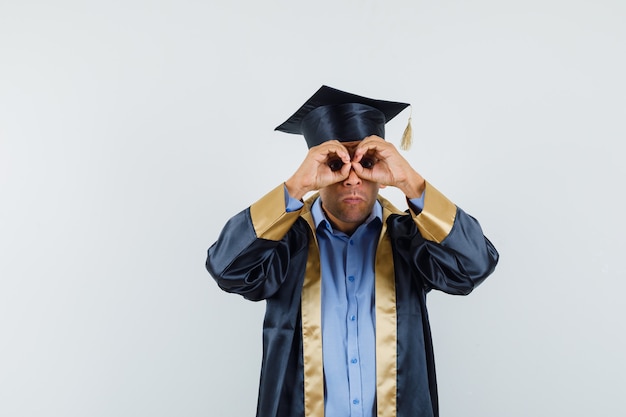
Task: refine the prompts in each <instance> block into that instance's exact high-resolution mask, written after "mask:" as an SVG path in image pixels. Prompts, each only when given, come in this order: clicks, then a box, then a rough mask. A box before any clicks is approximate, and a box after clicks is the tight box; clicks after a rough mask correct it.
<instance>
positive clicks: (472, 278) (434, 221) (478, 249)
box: [404, 183, 499, 295]
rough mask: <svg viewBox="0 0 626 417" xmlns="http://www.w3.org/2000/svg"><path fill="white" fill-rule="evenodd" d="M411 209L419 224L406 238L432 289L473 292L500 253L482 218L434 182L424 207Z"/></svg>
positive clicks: (462, 293)
mask: <svg viewBox="0 0 626 417" xmlns="http://www.w3.org/2000/svg"><path fill="white" fill-rule="evenodd" d="M409 212H410V213H411V217H412V220H413V223H414V225H415V226H417V227H416V228H415V227H413V228H412V229H413V232H409V233H408V234H409V235H410V236H406V235H405V238H408V239H406V240H404V242H406V243H407V244H408V246H410V248H409V250H408V256H409V257H410V258H411V263H412V265H413V267H414V268H416V269H417V270H418V271H419V275H420V276H421V278H422V280H423V281H424V285H425V286H426V287H428V289H437V290H441V291H444V292H447V293H450V294H457V295H465V294H469V293H470V292H471V291H472V290H473V289H474V288H475V287H476V286H477V285H479V284H480V283H481V282H482V281H484V280H485V278H487V276H489V275H490V274H491V273H492V272H493V270H494V269H495V267H496V264H497V263H498V259H499V254H498V252H497V250H496V248H495V247H494V246H493V244H492V243H491V242H490V241H489V239H487V238H486V237H485V236H484V234H483V231H482V228H481V227H480V224H479V223H478V221H477V220H476V219H474V218H473V217H472V216H470V215H469V214H467V213H466V212H464V211H463V210H462V209H460V208H459V207H457V206H456V205H455V204H454V203H452V202H451V201H450V200H448V199H447V198H446V197H445V196H444V195H443V194H441V193H440V192H439V191H438V190H437V189H436V188H435V187H433V186H432V185H431V184H429V183H427V184H426V192H425V201H424V208H423V210H422V211H421V212H420V213H419V214H416V213H415V212H414V211H412V209H410V210H409Z"/></svg>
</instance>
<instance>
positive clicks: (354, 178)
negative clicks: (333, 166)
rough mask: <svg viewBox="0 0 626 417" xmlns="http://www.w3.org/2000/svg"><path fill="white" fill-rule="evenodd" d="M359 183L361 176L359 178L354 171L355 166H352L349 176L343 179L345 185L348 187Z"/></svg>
mask: <svg viewBox="0 0 626 417" xmlns="http://www.w3.org/2000/svg"><path fill="white" fill-rule="evenodd" d="M359 184H361V178H359V176H358V175H356V172H355V171H354V169H353V168H350V173H349V174H348V178H346V179H345V180H343V185H345V186H346V187H352V186H355V185H359Z"/></svg>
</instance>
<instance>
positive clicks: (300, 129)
mask: <svg viewBox="0 0 626 417" xmlns="http://www.w3.org/2000/svg"><path fill="white" fill-rule="evenodd" d="M408 106H409V104H408V103H398V102H394V101H385V100H375V99H372V98H367V97H362V96H357V95H356V94H351V93H346V92H345V91H341V90H337V89H334V88H331V87H328V86H325V85H323V86H322V87H321V88H320V89H319V90H317V92H316V93H315V94H313V95H312V96H311V98H309V99H308V100H307V101H306V103H304V104H303V105H302V107H300V108H299V109H298V111H297V112H295V113H294V114H293V115H292V116H291V117H290V118H289V119H287V120H286V121H285V122H284V123H283V124H281V125H280V126H278V127H277V128H276V129H274V130H278V131H281V132H285V133H294V134H298V135H303V136H304V139H305V140H306V143H307V145H308V147H309V148H312V147H313V146H317V145H319V144H321V143H324V142H326V141H328V140H333V139H336V140H339V141H340V142H352V141H358V140H363V139H364V138H366V137H367V136H371V135H377V136H380V137H381V138H384V137H385V123H387V122H388V121H390V120H391V119H393V118H394V117H395V116H397V115H398V113H400V112H401V111H402V110H404V109H405V108H407V107H408ZM411 135H412V132H411V118H410V117H409V124H408V126H407V127H406V129H405V131H404V135H403V137H402V144H401V148H402V149H408V148H409V147H410V145H411Z"/></svg>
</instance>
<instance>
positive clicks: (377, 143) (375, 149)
mask: <svg viewBox="0 0 626 417" xmlns="http://www.w3.org/2000/svg"><path fill="white" fill-rule="evenodd" d="M352 169H354V172H356V174H357V175H358V176H359V177H360V178H362V179H364V180H367V181H372V182H377V183H378V184H380V185H381V186H392V187H396V188H399V189H400V190H401V191H402V192H403V193H404V195H405V196H407V197H408V198H419V197H421V196H422V193H423V192H424V188H425V186H426V185H425V181H424V178H423V177H422V176H421V175H420V174H418V173H417V171H415V170H414V169H413V167H411V165H410V164H409V163H408V161H407V160H406V159H404V157H402V155H400V153H399V152H398V150H397V149H396V147H395V146H394V145H393V144H392V143H390V142H386V141H385V140H384V139H382V138H380V137H378V136H368V137H366V138H365V139H363V140H362V141H361V143H360V144H359V146H358V147H357V148H356V150H355V151H354V156H353V157H352Z"/></svg>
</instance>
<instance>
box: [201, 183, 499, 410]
mask: <svg viewBox="0 0 626 417" xmlns="http://www.w3.org/2000/svg"><path fill="white" fill-rule="evenodd" d="M316 197H317V196H313V197H311V198H310V199H309V200H307V201H306V202H305V205H304V207H303V208H302V209H300V210H298V211H295V212H291V213H287V212H286V210H285V201H284V188H283V185H282V184H281V185H280V186H278V187H276V188H275V189H274V190H272V191H271V192H270V193H268V194H267V195H265V196H264V197H262V198H261V199H260V200H259V201H257V202H256V203H254V204H253V205H252V206H250V207H249V208H247V209H245V210H243V211H242V212H240V213H238V214H237V215H235V216H234V217H232V218H231V219H230V220H229V221H228V223H227V224H226V226H225V227H224V229H223V230H222V232H221V234H220V236H219V238H218V240H217V241H216V242H215V243H214V244H213V245H212V246H211V247H210V248H209V251H208V257H207V261H206V267H207V269H208V271H209V273H210V274H211V275H212V276H213V277H214V278H215V280H216V281H217V283H218V285H219V286H220V288H222V289H223V290H225V291H228V292H232V293H236V294H240V295H242V296H244V297H245V298H247V299H249V300H253V301H258V300H265V301H266V313H265V319H264V323H263V360H262V365H261V380H260V387H259V398H258V406H257V417H301V416H302V417H305V416H306V417H322V416H323V415H324V380H323V362H322V340H321V295H320V294H321V283H320V280H321V279H320V277H321V274H320V259H319V251H318V249H317V244H316V238H315V228H314V225H313V219H312V216H311V213H310V208H311V205H312V203H313V201H314V200H315V198H316ZM379 201H380V202H381V204H382V206H383V227H382V231H381V236H380V238H379V243H378V247H377V252H376V262H375V274H376V278H375V280H376V282H375V300H376V385H377V390H376V392H377V394H376V396H377V397H376V400H377V415H378V416H379V417H436V416H438V403H437V384H436V379H435V363H434V356H433V348H432V342H431V332H430V326H429V322H428V313H427V310H426V294H427V293H428V292H429V291H430V290H431V289H436V290H441V291H444V292H446V293H449V294H457V295H466V294H469V293H470V292H471V291H472V290H473V289H474V288H475V287H476V286H477V285H478V284H480V283H481V282H482V281H483V280H484V279H485V278H486V277H487V276H488V275H489V274H490V273H491V272H492V271H493V269H494V268H495V266H496V263H497V261H498V253H497V251H496V249H495V248H494V246H493V245H492V244H491V242H489V240H488V239H487V238H486V237H484V235H483V232H482V230H481V228H480V225H479V224H478V222H477V221H476V220H475V219H474V218H472V217H471V216H470V215H468V214H467V213H465V212H464V211H463V210H461V209H460V208H458V207H457V206H455V205H454V204H453V203H452V202H450V201H449V200H448V199H447V198H446V197H445V196H443V194H441V193H440V192H439V191H438V190H437V189H436V188H434V187H433V186H432V185H431V184H429V183H427V184H426V196H425V200H424V209H423V210H422V211H421V212H420V213H419V214H416V213H414V212H413V211H412V210H411V209H409V210H407V211H406V212H402V211H400V210H398V209H396V208H395V207H393V205H391V204H390V203H389V202H388V201H386V200H385V199H383V198H381V197H379Z"/></svg>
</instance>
